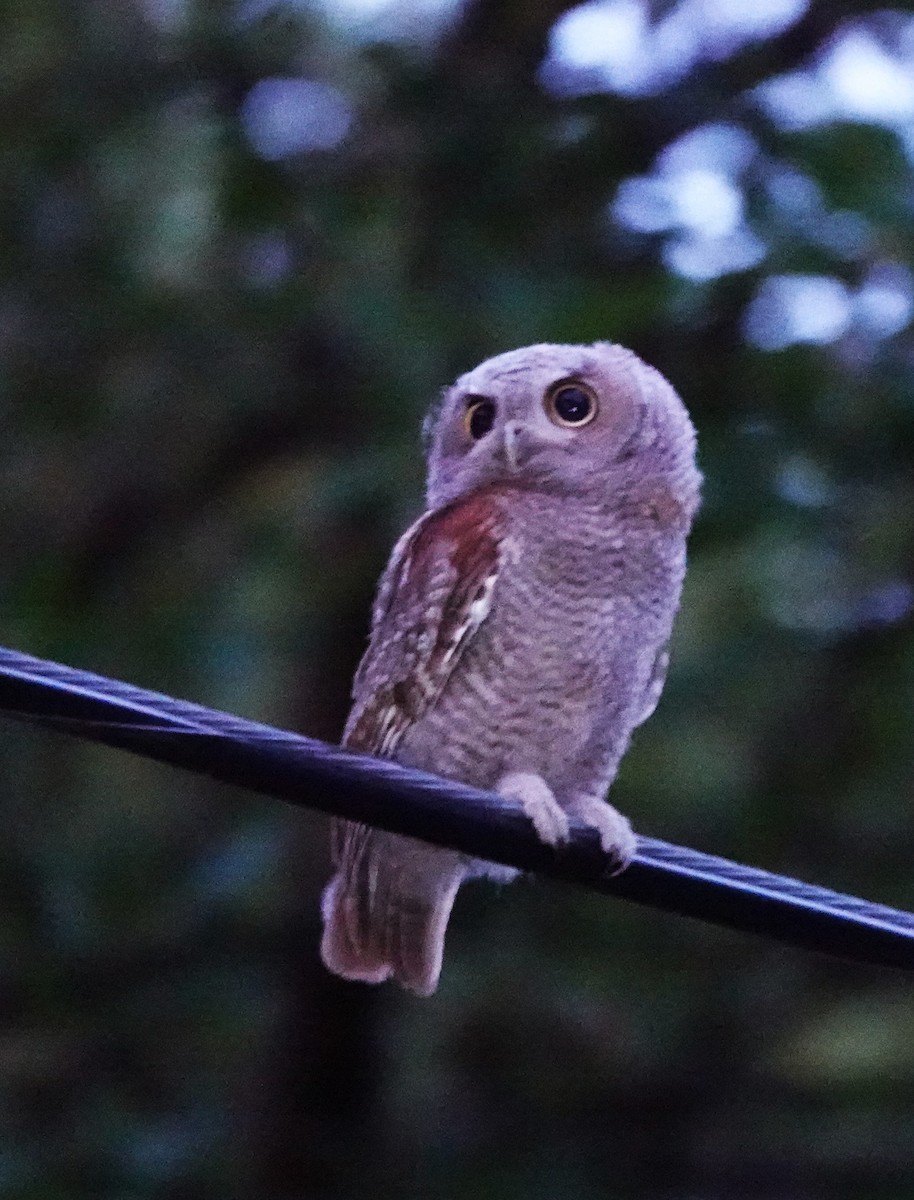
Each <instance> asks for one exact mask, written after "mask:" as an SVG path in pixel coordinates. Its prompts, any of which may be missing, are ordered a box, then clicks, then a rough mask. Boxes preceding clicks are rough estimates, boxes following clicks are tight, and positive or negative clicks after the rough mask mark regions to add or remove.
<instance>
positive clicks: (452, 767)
mask: <svg viewBox="0 0 914 1200" xmlns="http://www.w3.org/2000/svg"><path fill="white" fill-rule="evenodd" d="M505 503H506V508H507V510H508V514H509V516H508V526H507V528H508V533H507V538H506V545H505V547H504V551H503V556H504V561H503V565H502V568H501V570H500V572H499V576H498V580H497V582H496V584H495V588H494V594H493V597H492V606H491V610H490V612H489V614H488V616H487V618H486V620H485V622H484V624H483V625H482V626H481V627H480V629H479V631H478V633H477V634H476V635H475V637H474V638H473V641H472V643H471V644H470V645H469V646H468V647H467V649H466V652H465V654H464V657H463V658H462V660H461V669H460V671H459V672H454V673H453V674H452V675H451V677H450V678H449V680H448V683H447V685H446V686H445V688H444V690H443V692H442V694H441V697H440V699H439V702H438V703H437V704H436V706H435V707H434V708H433V709H431V710H430V711H429V712H428V713H426V714H425V716H424V717H423V718H422V719H421V720H420V721H418V722H417V723H416V724H415V725H414V726H412V727H411V728H410V729H409V730H408V731H407V733H406V734H405V735H404V737H403V741H402V742H401V744H400V746H399V748H398V751H397V754H396V757H397V758H398V759H399V760H400V761H403V762H407V763H409V764H410V765H413V766H417V767H421V768H424V769H426V770H436V771H439V772H441V773H444V774H448V775H453V776H454V777H456V778H460V779H463V780H465V781H466V782H468V783H473V784H476V785H478V786H480V787H486V788H491V787H494V786H495V784H496V782H497V780H498V779H499V778H500V777H501V776H502V775H503V774H504V773H505V772H506V771H513V770H520V769H525V770H535V771H536V772H537V773H539V774H541V775H542V776H543V778H545V779H546V780H547V781H548V782H549V784H550V786H551V787H552V788H553V790H554V791H555V793H556V796H557V798H558V799H559V800H560V801H561V800H562V799H563V798H564V797H565V796H568V795H571V794H573V793H575V792H581V791H585V792H587V793H589V794H593V793H600V792H605V791H606V789H607V788H608V787H609V785H610V783H611V782H612V779H613V777H614V776H615V772H616V768H617V767H618V763H619V760H620V758H621V757H622V754H623V753H624V751H625V749H626V747H627V745H628V742H629V738H630V735H631V731H632V729H633V728H634V726H635V725H636V724H638V723H639V722H640V720H641V719H643V715H644V712H643V710H644V698H645V695H646V694H647V693H648V691H649V688H650V686H651V683H652V681H653V680H654V679H655V676H656V671H657V661H658V657H659V656H660V655H661V654H662V653H663V651H664V649H665V646H666V643H667V640H668V638H669V636H670V630H671V627H672V622H673V616H674V613H675V611H676V607H677V605H678V602H679V593H680V590H681V586H682V579H683V574H684V569H685V537H684V534H683V532H682V531H681V530H677V529H663V528H658V526H657V523H656V521H651V520H650V519H649V517H645V518H643V519H642V520H640V521H637V520H632V519H631V515H629V519H628V520H627V521H625V522H622V521H620V520H619V514H618V511H617V509H616V508H615V507H614V506H613V504H612V503H611V502H609V501H607V500H606V499H605V498H596V499H594V500H592V501H591V502H588V501H587V500H586V499H583V498H581V497H575V498H574V499H573V501H571V500H569V498H568V497H564V496H561V495H548V494H542V493H538V492H526V493H525V492H522V491H518V493H517V494H516V495H513V496H511V497H510V498H509V499H508V500H506V501H505Z"/></svg>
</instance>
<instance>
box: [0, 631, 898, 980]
mask: <svg viewBox="0 0 914 1200" xmlns="http://www.w3.org/2000/svg"><path fill="white" fill-rule="evenodd" d="M0 713H2V714H5V715H6V716H8V717H11V718H14V719H16V720H21V721H26V722H29V723H31V724H33V725H37V726H41V727H42V728H46V729H50V730H55V731H57V732H61V733H66V734H70V735H72V736H75V737H79V738H84V739H88V740H90V741H96V742H102V743H105V744H106V745H109V746H115V747H118V748H120V749H123V750H129V751H132V752H133V753H136V754H141V755H144V756H146V757H148V758H153V759H158V760H159V761H161V762H166V763H170V764H172V765H175V766H178V767H183V768H185V769H187V770H190V771H195V772H198V773H201V774H206V775H209V776H211V777H212V778H214V779H217V780H221V781H222V782H225V783H230V784H234V785H240V786H242V787H246V788H248V789H250V790H252V791H255V792H260V793H263V794H265V795H269V796H274V797H277V798H279V799H282V800H286V801H288V802H289V803H291V804H296V805H301V806H303V807H306V808H313V809H318V810H320V811H322V812H325V813H330V814H334V815H336V816H342V817H348V818H350V819H352V820H357V821H364V822H366V823H367V824H370V825H376V826H379V827H381V828H384V829H388V830H390V831H392V832H394V833H402V834H407V835H410V836H413V837H419V838H422V839H423V840H425V841H429V842H434V843H437V844H439V845H444V846H451V847H453V848H454V849H457V850H460V851H463V852H465V853H467V854H471V855H473V856H475V857H481V858H486V859H490V860H494V861H496V862H503V863H507V864H508V865H510V866H514V867H519V868H521V869H522V870H528V871H539V872H541V873H543V874H546V875H550V876H553V877H556V878H559V879H564V880H567V881H569V882H572V883H577V884H580V885H583V886H585V887H590V888H594V889H596V890H598V891H600V892H604V893H606V894H609V895H612V896H617V897H620V898H623V899H627V900H633V901H635V902H637V903H639V904H646V905H651V906H653V907H655V908H660V909H665V910H667V911H670V912H675V913H679V914H680V915H683V916H689V917H697V918H700V919H702V920H705V921H710V922H713V923H715V924H718V925H723V926H727V927H729V928H731V929H736V930H740V931H743V932H747V933H754V934H758V935H761V936H764V937H768V938H773V939H776V940H779V941H782V942H786V943H790V944H793V945H797V946H802V947H805V948H807V949H811V950H818V951H822V952H824V953H828V954H834V955H839V956H841V957H844V958H851V959H857V960H859V961H861V962H867V963H871V964H876V965H881V966H892V967H900V968H903V969H906V970H914V914H912V913H908V912H904V911H901V910H898V909H894V908H890V907H888V906H887V905H883V904H874V903H872V902H870V901H868V900H863V899H859V898H857V897H854V896H848V895H844V894H842V893H839V892H834V891H830V890H829V889H827V888H822V887H817V886H815V885H812V884H807V883H802V882H800V881H799V880H796V879H791V878H789V877H787V876H783V875H776V874H773V873H771V872H768V871H764V870H761V869H759V868H756V867H747V866H742V865H740V864H739V863H735V862H732V861H730V860H729V859H725V858H719V857H717V856H715V855H710V854H703V853H701V852H699V851H697V850H691V849H688V848H686V847H683V846H675V845H672V844H670V843H669V842H664V841H660V840H658V839H656V838H648V837H639V839H638V852H637V855H636V857H635V859H634V861H633V862H632V863H631V865H630V866H629V867H628V868H627V869H626V870H625V871H624V872H622V873H621V874H613V873H612V864H607V859H606V856H605V855H604V854H603V853H602V851H601V850H600V847H599V841H598V838H597V836H596V834H595V833H594V831H593V830H591V829H589V828H587V827H586V826H584V825H582V824H580V823H573V826H572V836H571V840H570V842H569V844H568V845H567V846H564V847H561V848H560V849H557V850H554V849H552V848H550V847H548V846H545V845H543V843H541V842H540V841H539V839H538V838H537V836H536V834H535V832H534V831H533V828H532V825H531V823H530V822H529V821H528V819H527V818H526V817H525V816H524V814H523V812H522V811H521V810H520V809H519V808H518V807H516V806H515V805H513V804H511V803H510V802H509V801H507V800H505V799H504V798H503V797H501V796H498V795H496V794H494V793H490V792H484V791H480V790H479V789H477V788H471V787H467V786H466V785H464V784H460V783H454V782H451V781H449V780H444V779H440V778H438V777H437V776H435V775H429V774H427V773H425V772H422V771H414V770H410V769H408V768H406V767H402V766H399V765H398V764H396V763H393V762H388V761H386V760H384V759H378V758H373V757H370V756H368V755H362V754H358V753H354V752H352V751H349V750H344V749H341V748H340V747H338V746H331V745H328V744H327V743H326V742H320V741H317V740H315V739H314V738H308V737H304V736H302V735H300V734H296V733H291V732H289V731H288V730H282V729H275V728H273V727H272V726H269V725H263V724H260V723H259V722H256V721H247V720H245V719H243V718H242V717H237V716H233V715H231V714H229V713H224V712H219V711H217V710H215V709H210V708H205V707H204V706H202V705H199V704H191V703H189V702H187V701H183V700H177V699H175V698H174V697H172V696H166V695H162V694H160V693H158V692H152V691H147V690H145V689H144V688H139V687H135V686H134V685H132V684H127V683H120V682H118V681H116V680H113V679H108V678H105V677H104V676H101V675H94V674H91V673H90V672H88V671H80V670H76V669H74V668H72V667H67V666H62V665H61V664H59V663H54V662H49V661H47V660H45V659H40V658H34V657H32V656H31V655H27V654H22V653H20V652H18V651H16V650H10V649H6V648H3V647H0Z"/></svg>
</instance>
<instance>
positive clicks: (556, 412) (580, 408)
mask: <svg viewBox="0 0 914 1200" xmlns="http://www.w3.org/2000/svg"><path fill="white" fill-rule="evenodd" d="M546 412H547V413H548V414H549V419H550V420H551V421H554V422H555V424H556V425H561V426H563V427H564V428H565V429H579V428H580V427H581V426H582V425H589V424H590V422H591V421H592V420H593V419H594V417H595V416H596V415H597V397H596V396H595V395H594V393H593V392H592V391H591V389H590V388H589V387H587V386H586V385H585V384H583V383H560V384H558V385H557V386H556V387H554V388H552V389H551V390H550V391H549V392H547V393H546Z"/></svg>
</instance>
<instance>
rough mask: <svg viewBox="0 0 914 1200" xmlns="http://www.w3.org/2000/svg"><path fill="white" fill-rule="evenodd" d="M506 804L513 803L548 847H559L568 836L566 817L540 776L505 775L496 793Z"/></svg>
mask: <svg viewBox="0 0 914 1200" xmlns="http://www.w3.org/2000/svg"><path fill="white" fill-rule="evenodd" d="M496 790H497V791H498V792H499V793H500V794H501V795H502V796H504V797H505V798H506V799H508V800H516V801H517V803H518V804H519V805H520V806H521V808H522V809H523V810H524V812H525V813H526V814H527V816H528V817H529V818H530V820H531V821H532V822H533V827H534V829H535V830H536V835H537V837H538V838H539V840H540V841H541V842H545V843H546V845H547V846H559V845H562V844H563V843H565V842H567V841H568V839H569V837H570V835H571V827H570V825H569V821H568V814H567V813H566V812H565V810H564V809H563V808H562V806H561V805H560V804H559V802H558V800H556V798H555V796H553V794H552V789H551V788H550V787H549V785H548V784H547V783H546V781H545V780H544V779H542V778H541V777H540V776H539V775H534V774H533V773H532V772H525V771H512V772H511V773H510V774H508V775H505V776H504V777H503V778H502V779H501V781H500V782H499V784H498V788H497V789H496Z"/></svg>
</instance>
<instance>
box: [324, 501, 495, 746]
mask: <svg viewBox="0 0 914 1200" xmlns="http://www.w3.org/2000/svg"><path fill="white" fill-rule="evenodd" d="M503 543H504V521H503V518H502V514H501V509H500V506H499V503H498V497H497V494H493V492H491V491H488V490H487V491H484V492H476V493H473V494H472V495H470V496H467V497H466V498H465V499H463V500H459V501H457V502H455V503H454V504H450V505H448V506H447V507H446V508H442V509H438V510H436V511H433V512H430V513H426V514H425V515H424V516H423V517H420V519H419V520H418V521H416V523H415V524H414V525H413V526H411V528H410V529H408V530H407V532H406V533H405V534H404V535H403V537H402V538H401V539H400V541H399V542H398V543H397V545H396V547H395V548H394V552H393V555H392V556H391V560H390V563H389V565H388V567H387V570H386V572H385V574H384V578H383V579H382V581H381V586H380V589H379V592H378V599H377V601H376V603H375V610H374V617H373V622H372V630H371V640H370V642H369V646H368V649H367V651H366V652H365V656H364V658H363V659H362V662H361V664H360V666H359V669H358V671H357V673H356V677H355V682H354V684H353V693H352V694H353V707H352V712H351V713H350V716H349V720H348V722H347V725H346V730H345V732H344V734H343V744H344V745H345V746H349V747H350V748H352V749H355V750H366V751H368V752H369V753H372V754H378V755H381V756H383V757H390V756H392V755H393V754H394V752H395V751H396V748H397V744H398V742H399V741H400V738H401V737H402V736H403V733H404V732H405V731H406V730H407V729H408V728H409V726H410V725H411V724H412V723H413V722H414V721H416V720H418V719H419V718H420V717H421V716H422V714H423V713H425V712H426V711H427V710H428V709H429V708H430V707H432V706H433V705H434V704H435V702H436V701H437V699H438V697H439V696H440V695H441V693H442V691H443V690H444V687H445V684H446V683H447V681H448V679H449V677H450V675H451V672H452V671H453V670H454V668H455V666H456V665H457V663H458V662H459V660H460V657H461V655H462V654H463V652H464V650H465V649H466V647H467V645H468V644H469V642H470V640H471V638H472V637H473V634H474V633H475V632H476V630H477V629H479V627H480V625H481V624H482V623H483V621H484V620H485V619H486V617H487V616H488V614H489V610H490V609H491V606H492V597H493V594H494V591H495V585H496V582H497V579H498V570H499V565H500V561H501V556H502V548H503Z"/></svg>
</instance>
